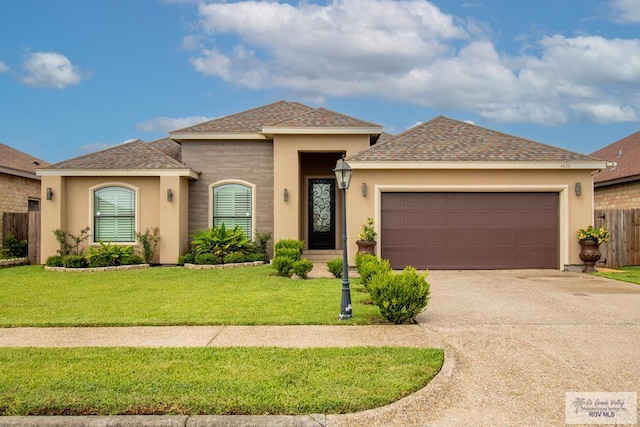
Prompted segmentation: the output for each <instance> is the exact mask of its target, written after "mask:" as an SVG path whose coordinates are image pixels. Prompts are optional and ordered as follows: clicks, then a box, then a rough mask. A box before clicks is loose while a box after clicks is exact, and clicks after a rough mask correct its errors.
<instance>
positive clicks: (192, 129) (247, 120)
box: [169, 101, 313, 140]
mask: <svg viewBox="0 0 640 427" xmlns="http://www.w3.org/2000/svg"><path fill="white" fill-rule="evenodd" d="M310 111H313V108H311V107H308V106H306V105H303V104H300V103H297V102H288V101H278V102H274V103H272V104H268V105H263V106H262V107H257V108H253V109H251V110H247V111H243V112H240V113H237V114H232V115H230V116H225V117H220V118H218V119H213V120H209V121H208V122H204V123H199V124H197V125H194V126H189V127H186V128H183V129H178V130H175V131H172V132H169V135H170V136H171V138H172V139H178V140H179V139H183V138H186V137H189V136H190V135H191V136H193V135H196V136H198V137H199V138H209V135H210V134H232V135H233V134H243V135H246V134H255V135H258V136H260V133H261V132H262V126H264V125H265V124H266V123H276V122H279V121H281V120H284V119H287V118H289V117H293V116H297V115H299V114H304V113H308V112H310ZM198 134H199V135H198ZM260 138H261V139H264V137H262V136H260Z"/></svg>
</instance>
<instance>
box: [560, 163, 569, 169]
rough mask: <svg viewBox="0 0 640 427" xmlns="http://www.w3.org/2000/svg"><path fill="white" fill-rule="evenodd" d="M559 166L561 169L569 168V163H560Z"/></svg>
mask: <svg viewBox="0 0 640 427" xmlns="http://www.w3.org/2000/svg"><path fill="white" fill-rule="evenodd" d="M560 167H561V168H563V169H569V168H571V163H560Z"/></svg>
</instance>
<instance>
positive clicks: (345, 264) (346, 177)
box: [333, 156, 353, 320]
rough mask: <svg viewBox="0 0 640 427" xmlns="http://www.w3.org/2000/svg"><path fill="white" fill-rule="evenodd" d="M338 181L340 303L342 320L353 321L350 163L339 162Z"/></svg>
mask: <svg viewBox="0 0 640 427" xmlns="http://www.w3.org/2000/svg"><path fill="white" fill-rule="evenodd" d="M333 172H334V173H335V174H336V181H338V188H339V189H340V190H342V232H343V234H342V300H341V302H340V317H339V319H340V320H348V319H351V316H352V315H353V310H352V308H351V289H349V258H348V256H347V200H346V199H347V196H346V194H347V188H349V183H350V182H351V175H352V174H353V169H351V166H349V163H347V162H345V161H344V156H342V159H340V160H338V163H337V164H336V168H335V169H334V170H333Z"/></svg>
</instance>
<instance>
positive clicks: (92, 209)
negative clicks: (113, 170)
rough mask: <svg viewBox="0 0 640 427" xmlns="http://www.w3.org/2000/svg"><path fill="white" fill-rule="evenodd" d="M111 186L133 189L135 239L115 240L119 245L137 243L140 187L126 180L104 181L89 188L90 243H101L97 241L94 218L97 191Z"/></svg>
mask: <svg viewBox="0 0 640 427" xmlns="http://www.w3.org/2000/svg"><path fill="white" fill-rule="evenodd" d="M109 187H121V188H126V189H127V190H131V191H133V198H134V203H135V206H134V219H133V227H134V230H133V232H134V239H133V241H131V242H115V243H117V244H119V245H135V244H136V239H135V233H138V232H139V230H140V188H139V187H136V186H134V185H131V184H127V183H125V182H103V183H100V184H98V185H94V186H93V187H91V188H89V224H91V225H90V227H91V234H92V236H91V239H90V241H91V243H90V245H99V244H100V243H99V242H98V241H96V240H95V239H96V237H95V222H94V218H95V206H94V204H95V203H94V202H95V192H96V191H98V190H102V189H104V188H109Z"/></svg>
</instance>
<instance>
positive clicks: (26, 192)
mask: <svg viewBox="0 0 640 427" xmlns="http://www.w3.org/2000/svg"><path fill="white" fill-rule="evenodd" d="M0 195H2V196H1V197H0V237H2V227H3V224H2V214H3V213H5V212H15V213H21V212H28V210H29V209H28V208H29V199H37V200H40V180H38V179H29V178H23V177H20V176H15V175H8V174H4V173H0ZM2 243H3V242H0V246H2Z"/></svg>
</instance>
